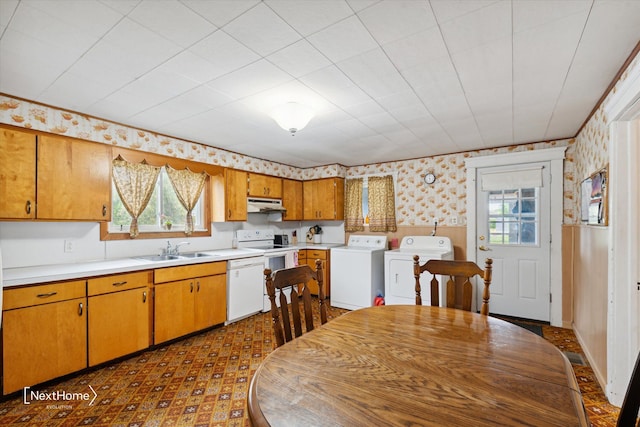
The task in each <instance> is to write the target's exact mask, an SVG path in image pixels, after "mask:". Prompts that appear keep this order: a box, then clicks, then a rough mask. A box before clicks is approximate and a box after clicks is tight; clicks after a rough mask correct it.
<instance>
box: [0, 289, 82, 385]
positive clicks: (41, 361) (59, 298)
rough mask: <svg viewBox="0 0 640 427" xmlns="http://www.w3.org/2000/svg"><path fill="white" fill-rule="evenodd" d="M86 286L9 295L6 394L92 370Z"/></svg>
mask: <svg viewBox="0 0 640 427" xmlns="http://www.w3.org/2000/svg"><path fill="white" fill-rule="evenodd" d="M86 306H87V299H86V291H85V281H84V280H82V281H73V282H65V283H57V284H48V285H42V286H31V287H27V288H19V289H8V290H5V291H4V303H3V307H4V309H5V310H4V311H3V318H2V334H3V337H2V338H3V345H2V348H3V352H2V353H3V354H2V367H3V384H2V386H3V387H2V388H3V394H8V393H12V392H14V391H18V390H20V389H22V388H23V387H28V386H32V385H34V384H38V383H41V382H44V381H47V380H51V379H54V378H57V377H60V376H62V375H66V374H70V373H72V372H75V371H79V370H81V369H84V368H86V367H87V309H86Z"/></svg>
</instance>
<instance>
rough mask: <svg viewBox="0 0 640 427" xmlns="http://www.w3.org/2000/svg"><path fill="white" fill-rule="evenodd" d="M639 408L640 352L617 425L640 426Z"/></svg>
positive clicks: (624, 426)
mask: <svg viewBox="0 0 640 427" xmlns="http://www.w3.org/2000/svg"><path fill="white" fill-rule="evenodd" d="M638 409H640V354H638V358H637V359H636V365H635V366H634V367H633V372H631V379H630V380H629V386H628V387H627V392H626V393H625V395H624V400H623V401H622V407H621V408H620V414H619V415H618V423H617V424H616V426H617V427H635V426H636V425H638V426H640V422H638V424H636V422H637V420H638Z"/></svg>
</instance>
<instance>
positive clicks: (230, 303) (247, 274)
mask: <svg viewBox="0 0 640 427" xmlns="http://www.w3.org/2000/svg"><path fill="white" fill-rule="evenodd" d="M263 281H264V256H262V255H261V256H256V257H250V258H240V259H231V260H229V261H227V321H226V323H225V324H227V325H228V324H229V323H232V322H235V321H237V320H240V319H243V318H245V317H247V316H250V315H252V314H255V313H258V312H261V311H262V294H263V292H262V288H263Z"/></svg>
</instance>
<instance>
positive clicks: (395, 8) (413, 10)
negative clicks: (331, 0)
mask: <svg viewBox="0 0 640 427" xmlns="http://www.w3.org/2000/svg"><path fill="white" fill-rule="evenodd" d="M358 16H359V17H360V19H361V20H362V22H363V23H364V25H365V26H366V27H367V29H368V30H369V32H370V33H371V34H372V35H373V37H374V38H375V39H376V40H377V41H378V43H380V44H385V43H389V42H392V41H395V40H398V39H401V38H405V37H407V36H410V35H412V34H416V33H419V32H422V31H425V30H427V29H429V28H433V27H435V26H436V20H435V17H434V16H433V13H432V12H431V8H430V7H429V3H428V2H417V1H414V0H395V1H384V2H380V3H376V4H375V5H373V6H371V7H369V8H367V9H365V10H363V11H361V12H360V13H358Z"/></svg>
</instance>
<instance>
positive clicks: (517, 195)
mask: <svg viewBox="0 0 640 427" xmlns="http://www.w3.org/2000/svg"><path fill="white" fill-rule="evenodd" d="M539 210H540V193H539V188H521V189H515V190H513V189H512V190H493V191H490V192H489V242H490V243H491V244H492V245H526V246H536V245H538V243H539V224H540V217H539V215H540V214H539Z"/></svg>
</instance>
